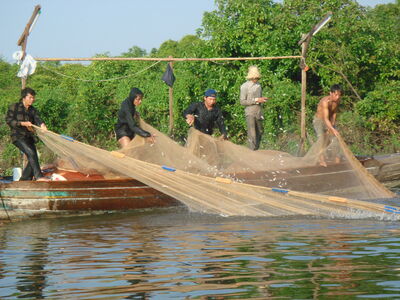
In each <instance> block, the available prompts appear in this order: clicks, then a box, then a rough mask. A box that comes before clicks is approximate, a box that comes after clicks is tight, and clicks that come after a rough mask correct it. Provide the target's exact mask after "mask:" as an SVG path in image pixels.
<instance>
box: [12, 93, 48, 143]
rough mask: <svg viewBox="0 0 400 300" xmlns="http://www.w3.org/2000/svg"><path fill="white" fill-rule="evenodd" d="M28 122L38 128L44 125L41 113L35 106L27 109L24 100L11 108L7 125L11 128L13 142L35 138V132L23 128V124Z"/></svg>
mask: <svg viewBox="0 0 400 300" xmlns="http://www.w3.org/2000/svg"><path fill="white" fill-rule="evenodd" d="M28 121H29V122H31V123H32V124H35V125H37V126H40V125H42V124H43V121H42V119H41V118H40V115H39V112H38V111H37V110H36V109H35V108H34V107H33V106H29V108H28V109H26V108H25V106H24V104H23V102H22V100H21V101H19V102H17V103H14V104H11V105H10V106H9V108H8V111H7V114H6V123H7V125H8V126H10V128H11V140H12V142H15V141H16V140H18V139H21V138H33V136H34V134H33V132H31V131H29V130H28V128H27V127H25V126H21V122H28Z"/></svg>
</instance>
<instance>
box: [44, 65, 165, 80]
mask: <svg viewBox="0 0 400 300" xmlns="http://www.w3.org/2000/svg"><path fill="white" fill-rule="evenodd" d="M160 62H161V61H157V62H155V63H154V64H152V65H151V66H149V67H147V68H145V69H143V70H140V71H139V72H137V73H135V74H132V75H126V76H120V77H114V78H109V79H97V80H96V79H81V78H76V77H73V76H70V75H66V74H63V73H60V72H58V71H55V70H52V69H49V68H46V67H45V66H43V65H40V66H41V67H42V68H43V69H45V70H47V71H50V72H53V73H54V74H57V75H59V76H63V77H67V78H70V79H73V80H77V81H84V82H104V81H112V80H118V79H124V78H129V77H135V76H137V75H139V74H140V73H143V72H144V71H147V70H148V69H150V68H152V67H154V66H155V65H157V64H158V63H160Z"/></svg>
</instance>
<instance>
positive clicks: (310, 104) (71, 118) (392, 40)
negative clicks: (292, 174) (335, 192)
mask: <svg viewBox="0 0 400 300" xmlns="http://www.w3.org/2000/svg"><path fill="white" fill-rule="evenodd" d="M327 11H332V12H333V17H332V20H331V21H330V22H329V23H328V24H327V25H326V26H325V27H324V28H323V30H321V31H320V32H318V34H317V35H315V36H314V37H313V39H312V41H311V44H310V48H309V50H308V57H307V61H306V62H307V65H308V67H309V70H308V71H307V103H306V109H307V111H306V116H307V120H306V124H307V126H306V128H307V134H308V137H309V141H308V145H307V146H309V145H310V142H312V140H314V139H315V135H314V132H313V129H312V118H313V115H314V112H315V109H316V106H317V103H318V101H319V99H320V98H321V97H323V96H324V95H326V94H327V93H328V91H329V87H330V86H331V85H332V84H334V83H339V84H341V85H342V87H343V88H344V91H345V94H344V96H343V98H342V102H341V104H340V111H339V115H338V130H339V131H340V132H341V134H342V136H343V138H344V140H345V141H346V143H347V144H348V145H349V147H350V148H351V150H352V151H353V153H354V154H356V155H374V154H389V153H395V152H399V151H400V80H399V79H400V44H399V40H400V25H399V24H400V20H399V19H400V17H399V16H400V1H399V0H396V2H395V3H390V4H382V5H377V6H375V7H374V8H369V7H368V8H367V7H363V6H360V5H359V4H358V3H357V2H356V1H350V0H328V1H324V3H323V4H322V5H321V2H320V1H316V0H310V1H306V2H305V1H302V0H289V1H285V3H284V4H282V3H274V2H272V1H269V0H259V1H253V2H250V3H249V2H248V1H246V2H245V1H243V0H216V10H215V11H211V12H206V13H204V16H203V22H202V26H201V28H199V29H198V31H197V34H196V35H187V36H185V37H183V38H182V39H181V40H180V41H172V40H168V41H165V42H164V43H163V44H162V45H161V46H160V47H159V48H158V49H152V50H151V51H150V53H147V52H146V51H145V50H143V49H141V48H140V47H138V46H133V47H131V48H130V49H129V50H128V51H127V52H126V53H122V54H121V56H120V57H169V56H172V57H174V58H189V57H201V58H208V57H263V56H290V55H300V53H301V49H300V47H299V46H298V45H297V42H298V40H299V37H300V36H301V34H302V33H306V32H308V31H309V30H310V28H311V27H312V26H313V25H314V23H315V20H316V19H317V20H318V19H319V18H320V17H322V16H324V14H325V13H326V12H327ZM28 53H29V49H28ZM108 56H109V54H108V53H102V54H99V55H97V56H96V57H108ZM152 65H153V66H152ZM166 65H167V62H160V63H158V64H154V62H151V61H150V62H146V61H94V62H91V63H88V64H80V63H61V62H38V65H37V68H36V72H35V74H33V75H32V76H30V77H29V78H28V80H27V86H29V87H31V88H33V89H35V90H36V91H37V96H36V99H37V100H36V102H35V106H36V107H37V108H38V109H39V111H40V112H41V117H42V119H43V120H44V121H45V123H46V125H47V126H48V128H49V129H50V130H52V131H54V132H57V133H60V134H65V135H67V136H72V137H74V138H75V139H77V140H80V141H82V142H85V143H88V144H91V145H94V146H97V147H100V148H103V149H108V150H112V149H116V148H117V142H116V140H115V134H114V131H113V128H114V124H115V123H116V117H117V111H118V108H119V105H120V103H121V101H122V100H123V99H124V98H125V97H126V94H127V93H128V92H129V90H130V89H131V87H134V86H136V87H139V88H140V89H141V90H143V92H144V93H145V101H143V105H142V106H141V107H140V114H141V117H142V118H143V119H144V120H145V121H146V122H148V123H149V124H151V125H153V126H154V127H156V128H157V129H158V130H160V131H162V132H164V133H167V132H168V126H169V117H168V114H169V106H168V105H169V104H168V86H167V85H166V84H165V83H164V82H163V81H162V80H161V77H162V75H163V73H164V71H165V69H166ZM250 65H257V66H258V67H259V68H260V70H261V73H262V75H263V77H262V78H261V80H260V83H261V84H262V86H263V87H264V91H263V92H264V94H265V96H267V97H269V98H271V100H270V101H269V102H268V103H267V104H266V105H265V110H264V117H265V122H264V136H263V140H262V145H261V149H273V150H281V151H286V152H289V153H291V154H296V152H297V148H298V143H299V141H300V95H301V83H300V77H301V76H300V75H301V74H300V73H301V70H300V67H299V60H298V59H290V60H289V59H286V60H260V61H228V62H207V61H202V62H193V61H185V62H175V63H174V66H173V68H174V74H175V77H176V81H175V84H174V86H173V97H174V129H173V132H172V134H171V137H172V138H173V139H174V140H175V141H177V142H179V143H181V144H183V143H184V141H185V137H186V134H187V130H188V128H187V125H186V123H185V120H184V119H183V118H182V117H181V112H182V111H183V109H184V108H185V107H186V106H187V105H188V104H189V103H190V102H193V101H200V100H201V99H202V94H203V92H204V90H205V89H207V88H213V89H216V90H217V91H218V95H219V97H218V100H217V101H218V102H217V103H218V105H219V106H220V107H221V109H222V110H223V111H224V112H225V115H224V117H225V122H226V125H227V129H228V133H229V137H230V140H231V141H232V142H234V143H237V144H246V136H247V135H246V125H245V115H244V111H243V107H242V106H241V105H240V103H239V89H240V84H241V83H243V81H244V80H245V75H246V72H247V69H248V67H249V66H250ZM18 68H19V66H18V65H16V64H10V63H8V62H6V61H5V60H3V59H1V57H0V114H1V115H2V116H3V117H2V118H0V153H1V157H2V159H1V162H0V174H10V171H11V168H13V167H16V166H20V165H21V162H20V161H21V156H20V154H19V153H18V151H17V148H16V147H15V146H14V145H12V144H11V140H10V138H9V128H8V126H7V125H6V123H5V120H4V116H5V114H6V111H7V108H8V106H9V105H10V104H11V103H14V102H16V101H18V99H19V95H20V88H21V81H20V79H19V78H18V77H17V76H16V74H17V72H18ZM143 70H145V71H143ZM116 78H118V79H116ZM110 79H115V80H110ZM354 91H356V93H355V92H354ZM38 148H39V152H40V153H41V161H42V162H49V161H51V160H52V159H53V158H54V157H53V154H52V153H51V151H50V150H49V149H46V148H45V147H44V145H43V144H42V143H39V146H38Z"/></svg>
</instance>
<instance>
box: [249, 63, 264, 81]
mask: <svg viewBox="0 0 400 300" xmlns="http://www.w3.org/2000/svg"><path fill="white" fill-rule="evenodd" d="M254 78H261V74H260V71H259V70H258V68H257V66H250V67H249V72H248V73H247V76H246V79H249V80H250V79H254Z"/></svg>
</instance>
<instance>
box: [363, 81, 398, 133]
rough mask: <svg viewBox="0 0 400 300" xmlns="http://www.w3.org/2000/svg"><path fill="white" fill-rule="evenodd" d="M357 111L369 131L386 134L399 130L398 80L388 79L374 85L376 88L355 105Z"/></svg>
mask: <svg viewBox="0 0 400 300" xmlns="http://www.w3.org/2000/svg"><path fill="white" fill-rule="evenodd" d="M356 110H357V112H358V113H359V114H360V115H361V116H362V118H363V120H364V121H365V126H366V127H367V128H368V129H369V130H371V131H377V132H379V134H380V135H381V134H384V135H387V136H392V135H396V134H398V133H399V132H400V82H399V81H397V80H396V81H394V80H391V81H388V82H386V83H385V84H380V85H377V86H376V89H375V90H374V91H372V92H370V93H368V94H367V96H366V97H365V98H364V99H363V100H362V101H360V102H358V103H357V105H356Z"/></svg>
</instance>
